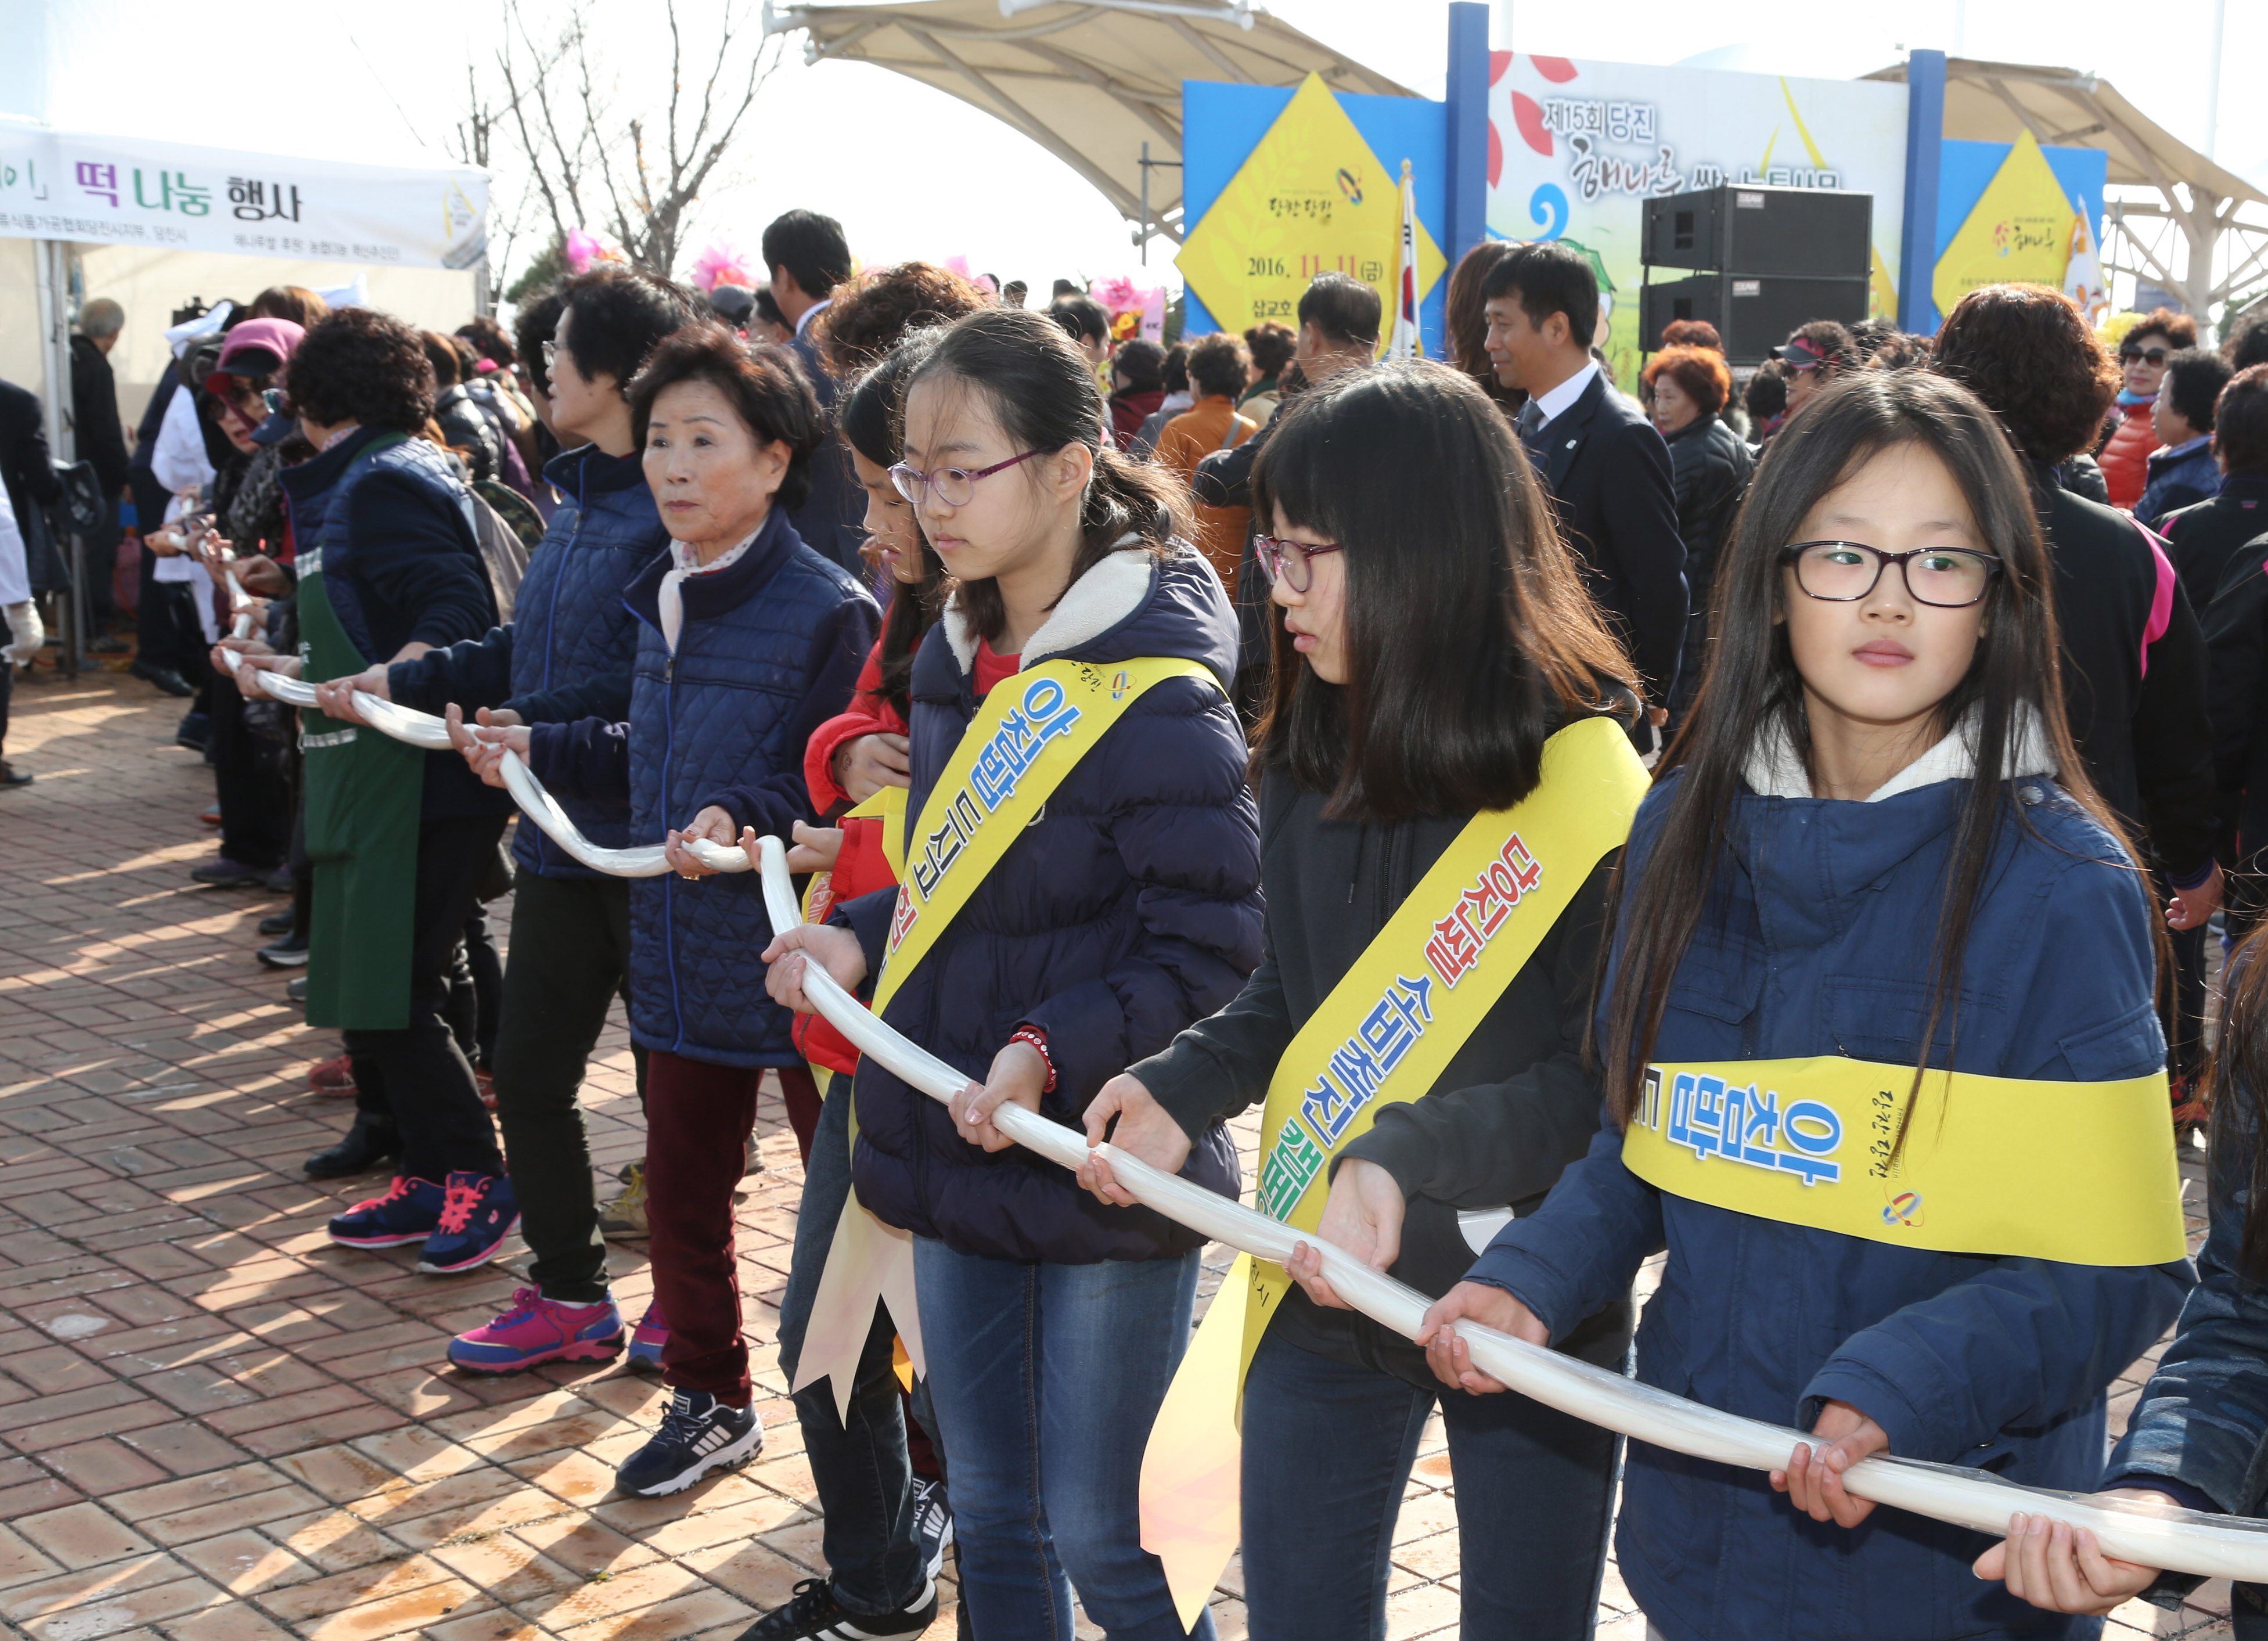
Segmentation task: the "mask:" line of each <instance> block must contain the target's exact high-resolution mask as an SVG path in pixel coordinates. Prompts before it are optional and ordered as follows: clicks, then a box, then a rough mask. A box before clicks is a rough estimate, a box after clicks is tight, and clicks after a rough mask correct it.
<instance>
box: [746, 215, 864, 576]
mask: <svg viewBox="0 0 2268 1641" xmlns="http://www.w3.org/2000/svg"><path fill="white" fill-rule="evenodd" d="M764 265H765V266H766V267H767V268H769V269H771V270H772V283H771V292H772V300H773V301H774V302H777V304H778V305H779V311H780V317H781V318H782V319H784V320H786V321H787V322H788V323H789V324H791V325H792V326H794V327H795V339H794V340H793V341H792V342H789V343H788V346H789V347H790V348H792V350H794V351H795V355H796V357H798V358H799V359H800V360H802V361H803V373H804V374H805V375H806V376H808V377H809V378H810V379H811V386H812V388H813V390H814V392H816V393H817V394H818V395H819V403H820V408H822V409H823V410H825V411H826V412H827V421H828V438H827V440H826V441H825V442H824V443H823V444H821V445H820V447H819V448H818V449H817V450H816V451H814V452H813V453H812V457H811V494H810V495H809V496H808V497H806V498H805V500H804V504H803V505H802V506H800V507H799V508H796V509H794V510H793V511H791V512H790V513H789V514H788V520H789V522H790V523H792V524H793V525H794V526H795V531H796V534H798V535H799V536H801V537H802V538H803V539H804V542H805V544H806V546H808V547H809V548H811V549H812V551H814V552H815V553H817V554H818V555H819V556H821V557H822V558H831V559H833V560H834V561H835V562H836V563H838V564H840V565H842V566H843V569H845V570H849V571H850V572H851V574H852V575H854V576H858V575H861V572H860V570H859V568H858V540H859V536H860V534H861V530H860V527H859V526H860V525H861V523H862V522H863V521H864V519H865V514H866V506H865V498H864V497H863V496H862V495H861V494H860V491H859V489H858V478H857V476H856V475H854V474H853V473H852V472H851V453H850V452H848V451H846V450H845V449H843V441H842V440H841V439H839V438H835V437H833V434H834V424H835V378H834V377H833V375H831V374H830V373H829V372H828V369H827V361H826V359H825V358H824V357H821V354H820V351H819V342H818V338H817V337H815V336H814V335H812V330H811V326H812V320H814V319H815V318H816V317H817V316H818V315H819V314H820V313H823V312H824V311H825V310H826V309H827V307H828V305H829V304H830V303H832V302H833V300H834V297H835V287H836V286H837V285H839V284H841V283H843V281H845V280H847V279H848V278H850V277H851V242H850V240H848V239H844V238H843V224H841V223H839V222H837V221H836V220H835V218H834V217H822V216H821V215H820V214H819V213H818V212H817V211H813V210H792V211H789V212H788V213H787V214H786V215H784V216H783V217H777V218H776V219H775V220H774V221H773V223H772V225H771V226H770V227H769V228H767V229H765V230H764ZM861 578H862V579H863V576H862V577H861Z"/></svg>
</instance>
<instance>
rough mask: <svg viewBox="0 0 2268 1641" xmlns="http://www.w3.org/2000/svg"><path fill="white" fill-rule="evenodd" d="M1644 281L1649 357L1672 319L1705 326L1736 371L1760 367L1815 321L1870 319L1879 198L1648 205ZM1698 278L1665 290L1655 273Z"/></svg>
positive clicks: (1682, 198) (1819, 192) (1777, 195)
mask: <svg viewBox="0 0 2268 1641" xmlns="http://www.w3.org/2000/svg"><path fill="white" fill-rule="evenodd" d="M1645 234H1646V246H1645V258H1644V260H1645V263H1646V282H1645V284H1644V286H1643V288H1642V289H1641V290H1640V291H1639V293H1638V315H1639V320H1640V324H1641V327H1642V329H1643V332H1644V335H1643V336H1642V338H1641V341H1640V346H1641V347H1642V348H1643V349H1644V350H1646V351H1647V352H1653V351H1656V350H1659V349H1660V348H1661V327H1663V326H1665V325H1667V324H1668V323H1669V322H1670V321H1671V320H1679V319H1699V320H1708V321H1709V323H1711V324H1712V325H1714V326H1715V327H1717V334H1718V335H1719V336H1722V337H1723V338H1724V339H1725V357H1726V358H1727V361H1729V362H1730V363H1732V364H1743V365H1753V364H1762V363H1764V360H1766V359H1768V358H1770V357H1771V350H1773V349H1774V348H1776V347H1778V346H1779V344H1780V343H1782V342H1786V340H1787V337H1788V333H1789V332H1790V331H1793V329H1795V328H1796V327H1798V326H1799V325H1803V324H1806V323H1808V322H1809V321H1810V320H1815V319H1831V320H1841V321H1842V322H1843V323H1844V324H1846V325H1847V324H1850V323H1851V322H1852V320H1861V319H1864V318H1866V317H1867V293H1868V283H1869V277H1870V276H1871V275H1872V273H1873V271H1874V195H1871V194H1845V193H1838V192H1835V191H1833V190H1830V189H1824V188H1749V187H1743V186H1740V185H1737V184H1727V185H1726V186H1725V187H1723V188H1704V189H1702V190H1700V191H1699V192H1697V193H1693V194H1673V195H1668V197H1666V198H1663V199H1650V200H1648V201H1646V220H1645ZM1662 268H1668V269H1699V270H1702V271H1699V272H1696V273H1694V274H1692V275H1690V276H1688V277H1686V278H1683V279H1671V280H1668V281H1665V282H1661V283H1657V282H1656V280H1655V278H1654V270H1655V269H1662Z"/></svg>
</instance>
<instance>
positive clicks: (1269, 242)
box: [1175, 74, 1448, 331]
mask: <svg viewBox="0 0 2268 1641" xmlns="http://www.w3.org/2000/svg"><path fill="white" fill-rule="evenodd" d="M1395 161H1396V163H1394V164H1391V165H1389V164H1388V163H1387V162H1386V161H1384V160H1381V158H1380V157H1379V156H1378V155H1377V154H1376V153H1374V152H1373V151H1372V150H1371V146H1370V144H1369V143H1366V142H1365V141H1364V140H1363V136H1362V133H1361V132H1359V131H1358V130H1357V129H1355V125H1354V121H1352V120H1351V119H1349V118H1348V117H1347V113H1346V110H1345V109H1344V108H1342V107H1339V104H1338V99H1337V98H1336V97H1334V96H1332V94H1331V92H1330V90H1329V87H1328V86H1326V85H1324V84H1323V81H1322V76H1320V75H1315V74H1310V75H1309V76H1308V77H1307V82H1306V83H1305V84H1304V85H1301V86H1300V89H1299V91H1298V92H1296V93H1295V94H1294V95H1293V96H1292V100H1291V101H1290V103H1288V104H1287V105H1285V109H1284V112H1283V113H1282V114H1278V116H1277V117H1276V121H1275V123H1274V124H1272V125H1270V127H1269V128H1268V134H1267V135H1266V136H1263V137H1262V138H1261V139H1260V142H1259V144H1258V145H1257V146H1256V147H1255V148H1254V149H1253V151H1252V152H1251V153H1250V154H1249V155H1248V156H1247V157H1246V158H1245V161H1244V164H1243V165H1242V166H1240V167H1239V168H1238V170H1237V173H1236V175H1235V177H1234V178H1233V179H1232V180H1231V181H1230V182H1229V185H1228V186H1227V187H1226V188H1224V189H1222V190H1221V193H1220V195H1219V198H1217V199H1215V200H1214V201H1213V202H1212V204H1211V206H1210V207H1208V208H1207V210H1205V213H1204V217H1203V218H1201V219H1200V220H1199V221H1198V223H1197V225H1196V226H1195V227H1193V228H1191V229H1190V230H1189V238H1188V239H1185V240H1184V241H1183V242H1182V249H1181V254H1180V255H1178V256H1177V257H1175V265H1176V266H1177V267H1179V268H1180V269H1181V270H1182V275H1183V276H1184V277H1186V278H1187V279H1188V280H1189V288H1190V289H1191V290H1193V291H1196V293H1197V300H1198V301H1200V302H1202V303H1203V304H1204V306H1205V309H1206V311H1207V312H1208V313H1211V315H1212V317H1213V319H1214V320H1215V321H1216V322H1217V323H1218V324H1219V326H1220V327H1221V328H1222V329H1223V330H1228V331H1241V330H1244V329H1247V328H1248V327H1251V326H1253V325H1256V324H1258V323H1259V322H1260V321H1261V320H1277V321H1278V322H1279V323H1282V324H1285V325H1290V324H1293V323H1296V322H1297V321H1296V320H1295V317H1294V316H1295V315H1296V313H1298V310H1299V305H1300V294H1301V293H1302V292H1303V291H1306V290H1307V286H1308V284H1309V283H1311V282H1312V281H1313V280H1314V277H1315V276H1316V275H1318V274H1325V273H1343V274H1349V275H1351V276H1353V277H1355V278H1357V279H1359V280H1361V281H1362V282H1363V283H1365V284H1367V285H1372V286H1374V287H1376V288H1377V291H1378V295H1379V300H1380V301H1381V303H1383V304H1384V305H1385V307H1386V310H1387V312H1388V313H1389V314H1390V313H1392V312H1393V311H1394V308H1395V301H1396V293H1395V291H1394V290H1393V288H1392V287H1393V285H1394V282H1395V268H1396V265H1397V258H1398V254H1399V253H1398V249H1397V247H1399V245H1400V243H1401V234H1402V215H1401V201H1400V198H1399V195H1398V194H1397V192H1396V190H1395V187H1394V183H1393V179H1394V178H1395V176H1396V175H1398V174H1399V173H1400V170H1401V166H1400V165H1399V163H1398V161H1399V157H1398V156H1396V157H1395ZM1447 267H1448V263H1447V259H1445V258H1444V257H1443V256H1442V254H1441V251H1440V247H1439V246H1438V245H1436V244H1435V243H1434V241H1433V237H1432V235H1431V234H1430V233H1428V232H1426V231H1425V225H1424V224H1422V223H1421V224H1418V300H1419V301H1421V302H1422V301H1423V300H1424V299H1425V294H1426V292H1428V291H1431V290H1432V288H1433V286H1434V283H1436V282H1437V281H1438V280H1440V277H1441V276H1442V274H1443V273H1444V272H1445V271H1447Z"/></svg>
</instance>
